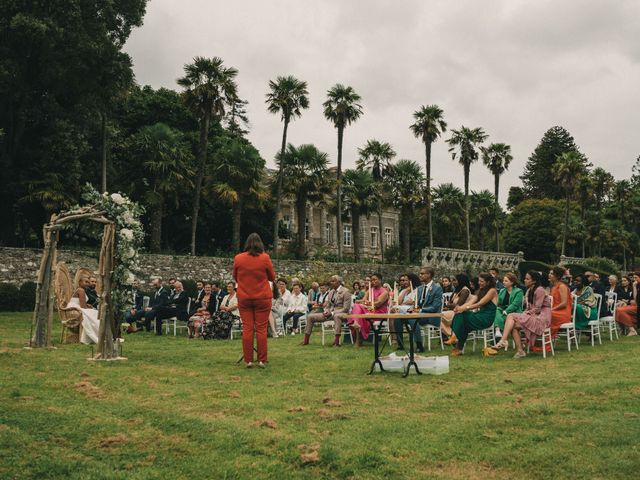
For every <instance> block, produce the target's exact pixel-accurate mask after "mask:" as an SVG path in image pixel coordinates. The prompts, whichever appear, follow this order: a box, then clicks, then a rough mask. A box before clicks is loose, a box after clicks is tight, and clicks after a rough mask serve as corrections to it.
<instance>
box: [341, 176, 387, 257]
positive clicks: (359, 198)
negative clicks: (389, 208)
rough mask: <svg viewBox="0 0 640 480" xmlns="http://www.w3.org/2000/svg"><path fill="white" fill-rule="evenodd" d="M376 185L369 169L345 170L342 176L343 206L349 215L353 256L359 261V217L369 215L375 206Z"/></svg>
mask: <svg viewBox="0 0 640 480" xmlns="http://www.w3.org/2000/svg"><path fill="white" fill-rule="evenodd" d="M377 194H378V186H377V184H376V182H375V181H374V179H373V176H372V175H371V172H370V171H369V170H345V172H344V177H343V189H342V196H343V198H344V203H343V204H342V205H343V207H344V208H345V209H346V210H347V211H348V212H349V214H350V216H351V228H352V229H353V239H354V240H353V257H354V260H355V261H356V262H359V261H360V245H361V242H360V218H361V217H362V216H363V215H364V216H366V217H368V216H369V214H370V213H371V212H373V211H374V210H375V209H376V208H377V202H376V200H375V198H376V195H377Z"/></svg>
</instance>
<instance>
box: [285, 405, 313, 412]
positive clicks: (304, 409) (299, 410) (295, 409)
mask: <svg viewBox="0 0 640 480" xmlns="http://www.w3.org/2000/svg"><path fill="white" fill-rule="evenodd" d="M307 410H309V409H308V408H307V407H302V406H300V407H292V408H290V409H289V410H287V412H289V413H296V412H306V411H307Z"/></svg>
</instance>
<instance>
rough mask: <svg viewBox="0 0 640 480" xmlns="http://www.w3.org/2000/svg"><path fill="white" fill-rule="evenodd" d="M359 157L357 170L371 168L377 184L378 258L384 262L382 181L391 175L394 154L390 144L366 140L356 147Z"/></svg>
mask: <svg viewBox="0 0 640 480" xmlns="http://www.w3.org/2000/svg"><path fill="white" fill-rule="evenodd" d="M358 154H359V155H360V158H358V161H357V162H356V165H357V167H358V169H359V170H364V169H371V175H372V176H373V180H374V181H375V182H376V183H377V184H378V187H379V188H378V195H377V198H378V240H379V241H378V244H379V245H380V258H381V261H382V262H384V247H385V245H384V243H383V242H382V237H383V236H382V202H383V198H384V197H385V195H384V189H383V188H380V187H382V182H383V180H384V179H385V178H387V177H389V176H390V175H393V164H392V163H391V161H392V160H393V158H394V157H395V156H396V152H395V151H394V150H393V147H392V146H391V144H389V143H387V142H380V141H378V140H367V143H366V145H365V146H364V147H363V148H359V149H358Z"/></svg>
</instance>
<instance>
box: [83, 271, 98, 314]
mask: <svg viewBox="0 0 640 480" xmlns="http://www.w3.org/2000/svg"><path fill="white" fill-rule="evenodd" d="M97 285H98V279H97V278H96V277H89V287H88V288H86V289H85V293H86V295H87V305H89V306H90V307H91V308H98V292H97V291H96V287H97Z"/></svg>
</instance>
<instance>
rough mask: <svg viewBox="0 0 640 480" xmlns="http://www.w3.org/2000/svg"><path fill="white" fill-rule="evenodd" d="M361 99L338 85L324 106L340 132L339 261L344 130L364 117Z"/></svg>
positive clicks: (340, 256) (337, 175)
mask: <svg viewBox="0 0 640 480" xmlns="http://www.w3.org/2000/svg"><path fill="white" fill-rule="evenodd" d="M360 100H361V97H360V95H358V94H357V93H356V92H355V90H354V89H353V88H352V87H345V86H344V85H342V84H340V83H338V84H336V85H334V86H333V87H331V88H330V89H329V90H328V91H327V100H326V101H325V102H324V103H323V104H322V106H323V107H324V116H325V118H326V119H327V120H329V121H331V122H332V123H333V125H334V127H336V129H337V130H338V171H337V174H336V179H337V182H338V184H337V187H338V188H337V192H336V202H337V210H338V213H339V214H338V215H337V216H336V224H337V225H336V226H337V230H338V232H337V233H338V259H340V260H342V235H343V234H342V217H341V215H340V212H342V141H343V138H344V129H345V128H346V127H347V125H351V124H352V123H353V122H355V121H356V120H358V118H360V116H361V115H362V105H360V103H358V102H360Z"/></svg>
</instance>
